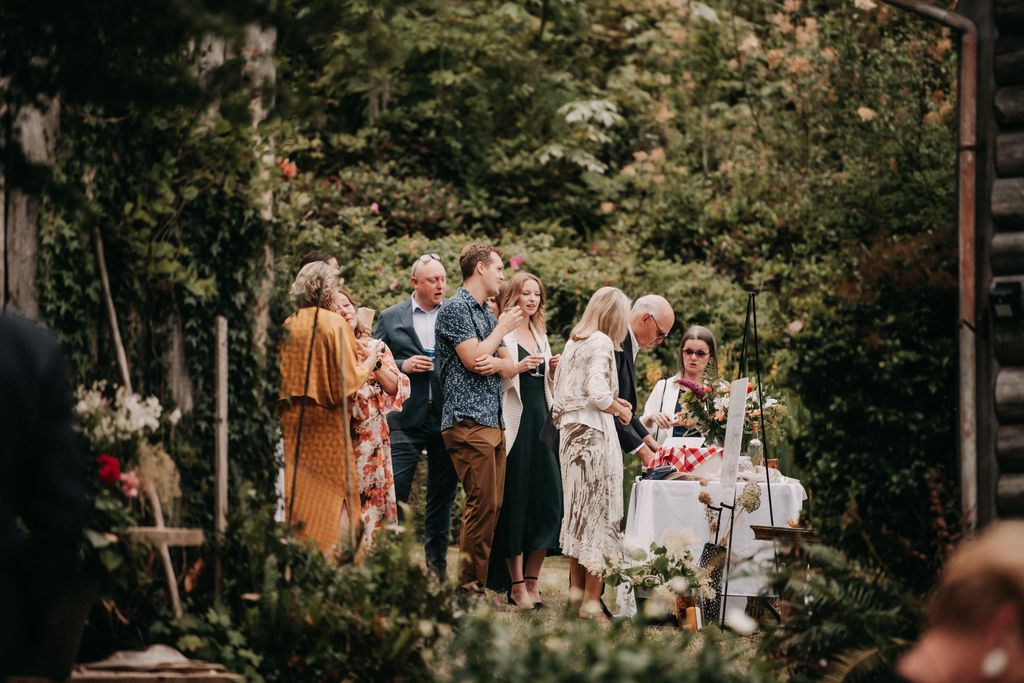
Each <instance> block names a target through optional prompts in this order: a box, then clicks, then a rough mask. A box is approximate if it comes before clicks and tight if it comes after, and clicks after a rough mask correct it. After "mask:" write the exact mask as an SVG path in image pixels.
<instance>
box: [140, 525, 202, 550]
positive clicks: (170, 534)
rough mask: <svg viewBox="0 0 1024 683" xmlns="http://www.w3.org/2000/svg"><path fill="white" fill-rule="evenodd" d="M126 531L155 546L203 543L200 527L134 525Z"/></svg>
mask: <svg viewBox="0 0 1024 683" xmlns="http://www.w3.org/2000/svg"><path fill="white" fill-rule="evenodd" d="M128 533H130V534H132V535H133V536H140V537H142V538H143V539H145V540H146V541H148V542H150V543H152V544H153V545H155V546H159V545H161V544H163V545H168V546H176V547H181V546H197V545H202V544H203V530H202V529H175V528H172V527H157V526H136V527H130V528H129V529H128Z"/></svg>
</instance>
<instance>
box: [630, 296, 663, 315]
mask: <svg viewBox="0 0 1024 683" xmlns="http://www.w3.org/2000/svg"><path fill="white" fill-rule="evenodd" d="M660 298H661V297H659V296H658V295H657V294H645V295H644V296H642V297H640V298H639V299H637V300H636V301H635V302H633V310H632V311H630V313H632V314H633V315H636V314H637V313H655V314H656V313H657V312H658V300H659V299H660Z"/></svg>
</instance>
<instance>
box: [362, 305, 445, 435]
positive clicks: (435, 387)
mask: <svg viewBox="0 0 1024 683" xmlns="http://www.w3.org/2000/svg"><path fill="white" fill-rule="evenodd" d="M373 336H374V337H376V338H377V339H380V340H381V341H383V342H384V343H385V344H387V345H388V348H390V349H391V353H392V354H393V355H394V357H395V363H396V364H398V368H399V369H401V368H402V363H403V362H405V360H406V359H408V358H411V357H412V356H422V355H424V353H423V345H422V344H420V338H419V337H417V336H416V328H414V327H413V325H412V299H411V298H407V299H405V300H404V301H400V302H398V303H397V304H395V305H394V306H391V307H390V308H385V309H384V310H383V311H381V314H380V320H379V321H378V322H377V329H375V330H374V332H373ZM440 377H441V376H440V373H439V368H438V366H437V364H436V363H435V364H434V370H433V371H432V372H413V373H410V374H409V382H410V384H411V390H410V394H409V398H408V400H406V402H405V405H403V406H402V410H400V411H398V412H395V413H389V414H388V418H387V419H388V426H389V427H390V428H391V429H392V431H394V430H399V431H402V430H414V429H420V428H424V427H427V428H429V427H430V426H431V423H430V422H429V421H428V418H429V417H434V418H435V419H438V420H439V419H440V415H441V380H440ZM431 394H432V395H433V402H434V414H433V416H431V414H430V412H429V409H428V406H427V398H428V397H429V396H430V395H431Z"/></svg>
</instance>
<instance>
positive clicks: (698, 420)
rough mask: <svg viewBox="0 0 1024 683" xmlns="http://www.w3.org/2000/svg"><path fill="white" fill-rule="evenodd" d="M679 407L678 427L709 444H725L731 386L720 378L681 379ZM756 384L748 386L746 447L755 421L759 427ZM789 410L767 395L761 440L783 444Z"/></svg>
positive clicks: (759, 418) (676, 418)
mask: <svg viewBox="0 0 1024 683" xmlns="http://www.w3.org/2000/svg"><path fill="white" fill-rule="evenodd" d="M679 385H680V393H679V404H680V408H681V410H680V411H679V412H678V413H677V414H676V416H675V422H676V424H679V425H682V426H684V427H687V428H690V429H696V430H697V431H699V432H700V433H701V436H703V437H704V441H705V442H706V443H708V444H718V445H721V444H723V443H724V442H725V424H726V419H727V417H728V413H729V397H730V395H731V393H732V385H731V384H730V383H729V382H727V381H725V380H724V379H722V378H721V377H708V378H705V380H704V382H702V383H700V382H694V381H692V380H688V379H682V380H679ZM758 396H759V391H758V388H757V386H756V385H754V384H750V385H748V386H747V398H746V403H745V406H744V413H745V415H744V418H743V444H744V447H745V446H746V444H747V442H748V441H749V440H750V437H751V435H752V434H753V431H754V422H755V421H756V422H757V423H758V424H760V421H761V406H760V404H759V402H758ZM788 420H789V411H788V410H787V409H786V406H785V405H784V404H783V402H782V400H781V399H780V398H779V397H778V396H774V395H771V394H769V392H768V391H767V390H766V391H765V392H764V434H763V435H762V438H763V439H764V440H765V441H766V442H767V443H768V445H769V446H777V445H779V444H780V443H782V437H783V434H784V431H785V429H784V428H785V426H786V423H787V421H788Z"/></svg>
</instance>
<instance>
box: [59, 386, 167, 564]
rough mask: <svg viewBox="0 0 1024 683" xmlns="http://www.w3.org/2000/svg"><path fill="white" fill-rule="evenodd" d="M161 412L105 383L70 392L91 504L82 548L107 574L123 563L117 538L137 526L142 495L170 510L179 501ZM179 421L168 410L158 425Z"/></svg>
mask: <svg viewBox="0 0 1024 683" xmlns="http://www.w3.org/2000/svg"><path fill="white" fill-rule="evenodd" d="M163 412H164V411H163V407H162V406H161V405H160V401H159V400H157V398H156V397H154V396H150V397H148V398H145V399H143V398H142V397H141V396H139V394H135V393H131V392H129V391H128V390H127V389H125V388H124V387H120V386H117V385H111V386H108V385H107V383H106V382H105V381H100V382H95V383H93V384H92V385H91V386H88V387H87V386H79V387H78V388H77V389H76V390H75V405H74V413H75V415H76V417H77V430H78V433H79V435H80V436H81V439H82V449H81V450H82V453H83V454H84V455H85V457H86V459H87V462H88V466H87V468H86V472H87V474H86V486H87V488H88V492H89V498H90V500H91V501H92V503H93V512H92V516H91V518H90V520H89V524H90V527H89V528H88V529H86V532H85V534H86V540H87V542H88V546H87V547H90V548H91V549H92V550H93V551H94V552H95V554H96V556H97V557H98V559H99V561H100V562H101V563H102V565H103V566H104V568H106V569H107V571H109V572H113V571H114V570H116V569H117V568H118V567H119V566H120V565H121V564H122V562H123V559H124V558H123V555H122V552H121V550H120V549H119V547H118V544H119V541H120V540H121V537H120V536H119V534H121V533H123V532H124V530H125V529H127V528H128V527H131V526H136V525H137V523H138V522H137V519H138V518H139V517H140V515H141V513H142V512H143V511H144V500H145V498H146V497H147V496H146V495H143V494H146V493H147V492H149V493H150V494H151V495H156V496H157V497H158V498H159V499H160V500H161V501H163V503H164V504H165V505H168V506H170V509H172V510H173V505H174V502H175V501H176V500H177V499H179V498H180V497H181V483H180V478H179V476H178V468H177V466H176V465H175V464H174V460H173V459H172V458H171V456H170V455H169V454H168V453H167V451H166V450H165V449H164V446H163V443H162V442H161V441H160V439H159V436H160V428H161V417H162V416H163ZM180 417H181V412H180V411H179V410H174V411H173V412H172V413H170V414H169V415H166V416H164V420H165V422H166V423H167V424H169V425H174V424H176V423H177V421H178V420H179V419H180Z"/></svg>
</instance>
